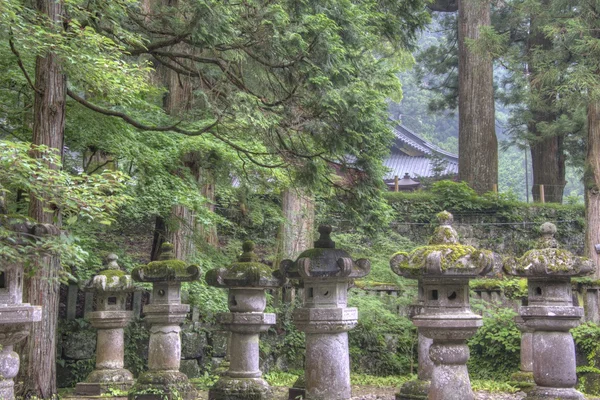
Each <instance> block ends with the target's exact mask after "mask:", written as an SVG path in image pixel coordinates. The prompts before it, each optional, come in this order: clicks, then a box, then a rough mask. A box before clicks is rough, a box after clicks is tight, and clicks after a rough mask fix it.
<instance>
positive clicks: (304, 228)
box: [278, 188, 315, 260]
mask: <svg viewBox="0 0 600 400" xmlns="http://www.w3.org/2000/svg"><path fill="white" fill-rule="evenodd" d="M282 210H283V217H284V218H285V220H284V222H283V224H282V225H281V228H280V243H279V247H280V248H279V252H278V253H279V255H280V256H279V257H278V258H279V260H284V259H292V260H294V259H295V258H296V257H297V256H298V255H299V254H300V253H301V252H303V251H304V250H306V249H308V248H310V247H311V246H312V242H313V239H314V237H313V231H314V225H315V204H314V200H313V199H312V197H310V196H309V195H307V194H305V193H303V192H302V191H301V190H300V189H294V188H291V189H286V190H285V191H284V192H283V196H282Z"/></svg>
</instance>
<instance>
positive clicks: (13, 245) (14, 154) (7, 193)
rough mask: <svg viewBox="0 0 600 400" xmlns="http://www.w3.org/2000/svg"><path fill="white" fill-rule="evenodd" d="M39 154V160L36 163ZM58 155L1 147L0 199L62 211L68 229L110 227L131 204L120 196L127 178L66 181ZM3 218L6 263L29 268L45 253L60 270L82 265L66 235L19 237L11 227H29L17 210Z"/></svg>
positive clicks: (0, 243)
mask: <svg viewBox="0 0 600 400" xmlns="http://www.w3.org/2000/svg"><path fill="white" fill-rule="evenodd" d="M33 154H37V155H38V156H39V157H34V156H33ZM60 168H61V163H60V158H59V157H58V155H57V154H56V153H55V152H54V151H52V150H51V149H48V148H46V147H43V146H32V145H30V144H29V143H22V142H12V141H7V140H2V141H0V170H2V171H3V173H2V174H1V176H0V198H2V197H6V198H9V199H10V200H15V199H16V193H17V192H24V193H25V196H26V197H27V198H29V196H34V197H35V198H38V199H42V200H43V201H44V203H45V207H47V208H48V210H60V212H61V214H62V216H63V220H64V222H65V224H66V225H67V226H70V225H72V224H74V223H75V222H77V221H80V222H83V223H88V224H90V225H92V226H94V225H97V224H101V225H110V224H111V223H112V222H113V221H114V220H115V213H116V212H117V210H118V209H119V207H120V206H122V205H123V204H124V203H125V202H126V201H128V200H129V199H130V198H129V197H128V196H126V195H125V194H124V189H125V184H126V177H125V175H123V174H121V173H118V172H116V173H112V172H108V171H107V172H104V173H102V174H97V175H91V176H90V175H85V174H80V175H77V176H73V175H70V174H68V173H65V172H63V171H61V170H60ZM7 203H9V204H10V205H11V207H10V209H9V210H8V211H9V214H6V215H2V216H1V218H2V222H3V223H1V224H0V238H1V239H3V240H0V253H1V254H2V257H3V259H4V260H6V261H8V262H11V261H12V262H14V261H20V262H24V263H26V264H27V263H30V262H31V261H32V260H35V259H36V258H37V257H39V255H40V254H43V253H58V254H60V255H61V260H62V262H63V264H64V265H69V264H73V263H78V262H82V261H83V258H84V257H85V253H84V252H83V251H82V249H81V247H79V246H78V245H77V243H76V239H75V238H74V237H72V236H69V235H58V236H45V237H30V236H26V237H20V236H19V235H18V234H16V233H15V232H13V231H12V230H11V229H10V226H11V225H17V224H23V223H25V222H26V221H28V219H27V217H26V216H24V215H23V209H22V208H20V205H19V204H16V203H15V202H14V201H13V202H7Z"/></svg>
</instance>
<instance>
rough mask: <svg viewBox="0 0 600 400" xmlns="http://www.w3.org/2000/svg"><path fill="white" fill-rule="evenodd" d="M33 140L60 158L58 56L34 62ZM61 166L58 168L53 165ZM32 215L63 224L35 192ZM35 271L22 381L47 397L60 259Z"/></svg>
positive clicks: (29, 285)
mask: <svg viewBox="0 0 600 400" xmlns="http://www.w3.org/2000/svg"><path fill="white" fill-rule="evenodd" d="M37 8H38V10H39V11H40V13H43V14H46V15H47V16H48V18H49V19H50V20H51V21H54V22H55V23H57V24H62V15H63V7H62V2H61V1H56V0H38V1H37ZM35 85H36V87H37V89H38V92H39V93H36V94H35V101H34V121H33V143H34V144H37V145H46V146H48V147H50V148H52V149H55V150H56V151H58V152H59V153H60V155H61V157H62V154H63V144H64V128H65V101H66V97H65V95H66V77H65V76H64V75H63V73H62V72H61V68H60V66H59V64H58V61H57V59H56V57H55V56H54V55H53V54H52V53H49V54H47V55H46V56H45V57H38V58H37V59H36V66H35ZM52 167H53V168H57V167H56V166H52ZM29 217H30V218H32V219H34V220H36V221H37V222H39V223H46V224H56V225H57V226H60V215H58V214H56V213H53V212H48V211H47V210H44V203H43V202H42V201H41V200H39V199H36V198H34V197H33V196H31V200H30V203H29ZM35 268H36V271H35V274H34V275H33V276H32V277H31V278H29V279H26V280H25V288H24V289H25V290H24V295H25V297H26V300H27V301H28V302H29V303H31V304H33V305H41V306H43V307H42V310H43V311H42V320H41V321H40V322H37V323H35V324H33V328H32V330H31V333H30V335H29V337H28V338H27V340H26V342H25V344H24V347H23V348H24V354H23V358H22V362H21V374H20V377H19V379H18V380H19V381H22V382H23V389H24V390H25V391H26V392H27V393H26V394H28V395H34V396H37V397H39V398H43V399H48V398H51V397H52V396H53V395H55V394H56V328H57V316H58V303H59V288H60V283H59V281H58V271H59V268H60V259H59V258H58V257H56V256H43V257H40V260H39V264H38V265H36V266H35Z"/></svg>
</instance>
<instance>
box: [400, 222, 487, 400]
mask: <svg viewBox="0 0 600 400" xmlns="http://www.w3.org/2000/svg"><path fill="white" fill-rule="evenodd" d="M437 217H438V220H439V223H440V226H439V227H438V228H436V230H435V233H434V235H433V237H432V238H431V240H430V242H429V245H427V246H423V247H419V248H417V249H415V250H413V251H412V252H411V253H410V254H409V253H404V252H400V253H397V254H395V255H394V257H393V258H392V259H391V260H390V266H391V268H392V270H393V271H394V272H395V273H396V274H398V275H401V276H404V277H406V278H412V279H418V280H420V282H421V285H420V287H419V290H420V291H421V293H420V296H421V297H422V298H423V309H422V311H421V312H420V313H419V314H418V315H416V316H414V317H413V323H414V324H415V326H417V328H418V330H419V333H421V334H422V335H423V336H425V337H427V338H430V339H433V342H432V343H431V347H430V349H429V357H430V359H431V361H433V370H432V371H431V385H430V388H429V393H428V397H427V398H428V399H429V400H455V399H461V400H473V399H474V395H473V391H472V389H471V382H470V380H469V372H468V370H467V360H468V359H469V348H468V347H467V344H466V340H467V339H469V338H470V337H471V336H473V335H474V334H475V332H476V331H477V329H478V328H479V327H480V326H481V325H482V319H481V317H480V316H479V315H476V314H474V313H472V312H471V308H470V305H469V280H470V279H474V278H476V277H478V276H482V275H485V274H487V273H489V272H490V271H492V270H493V268H494V265H495V257H494V254H493V253H492V252H490V251H487V250H477V249H475V248H474V247H472V246H465V245H461V244H460V243H459V241H458V234H457V233H456V231H455V230H454V228H452V226H451V224H452V221H453V217H452V214H450V213H449V212H446V211H443V212H441V213H439V214H438V215H437ZM416 398H419V397H416Z"/></svg>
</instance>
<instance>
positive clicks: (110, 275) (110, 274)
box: [97, 269, 126, 281]
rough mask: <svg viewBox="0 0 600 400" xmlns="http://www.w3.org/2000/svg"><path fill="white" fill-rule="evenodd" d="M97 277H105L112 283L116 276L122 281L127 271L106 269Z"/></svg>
mask: <svg viewBox="0 0 600 400" xmlns="http://www.w3.org/2000/svg"><path fill="white" fill-rule="evenodd" d="M97 275H104V276H105V277H106V280H107V281H110V280H112V278H113V277H115V276H116V277H117V278H119V279H121V278H123V277H124V276H125V275H126V273H125V271H121V270H119V269H105V270H104V271H100V272H98V274H97Z"/></svg>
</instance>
